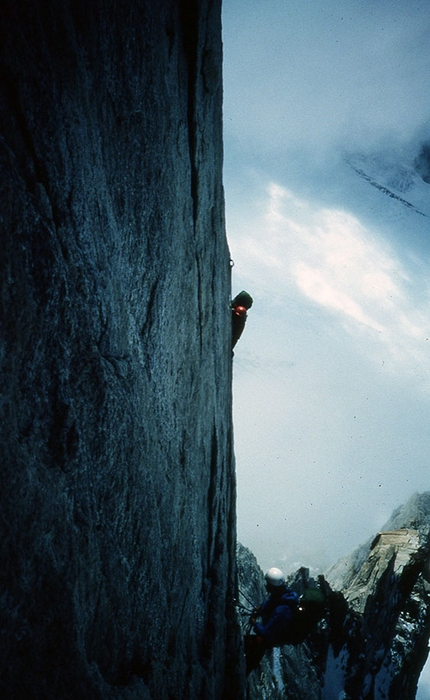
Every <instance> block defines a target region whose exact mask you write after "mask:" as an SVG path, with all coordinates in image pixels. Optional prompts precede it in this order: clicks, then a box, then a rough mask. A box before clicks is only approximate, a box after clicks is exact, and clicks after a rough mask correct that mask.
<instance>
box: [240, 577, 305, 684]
mask: <svg viewBox="0 0 430 700" xmlns="http://www.w3.org/2000/svg"><path fill="white" fill-rule="evenodd" d="M264 578H265V579H266V590H267V592H268V594H269V595H268V597H267V598H266V599H265V600H264V602H263V603H262V604H261V605H260V606H258V607H257V608H255V610H254V611H253V612H252V615H251V617H250V623H251V625H252V627H253V629H254V632H255V635H247V638H246V640H245V652H246V664H247V672H248V673H249V672H250V671H252V669H254V668H256V667H257V666H258V664H259V663H260V661H261V659H262V658H263V656H264V653H265V651H266V649H272V648H273V647H278V646H282V645H283V644H288V643H289V635H290V633H291V634H292V633H293V626H294V618H295V613H296V611H297V607H298V603H299V597H298V595H297V593H295V592H294V591H293V590H291V588H289V587H288V586H287V584H286V582H285V577H284V574H283V573H282V571H281V570H280V569H277V568H276V567H272V568H271V569H269V570H268V571H267V573H266V575H265V577H264ZM259 617H260V618H261V622H257V618H259Z"/></svg>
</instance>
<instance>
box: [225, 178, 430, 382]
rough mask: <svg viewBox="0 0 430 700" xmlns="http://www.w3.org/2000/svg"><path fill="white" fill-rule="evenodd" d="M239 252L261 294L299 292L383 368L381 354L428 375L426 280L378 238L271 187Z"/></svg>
mask: <svg viewBox="0 0 430 700" xmlns="http://www.w3.org/2000/svg"><path fill="white" fill-rule="evenodd" d="M234 245H236V246H237V245H238V246H239V247H240V259H241V270H242V273H244V274H245V275H247V276H248V277H249V278H252V279H253V282H256V283H257V284H259V285H260V292H261V293H263V294H266V295H267V296H268V297H269V296H271V297H274V296H276V297H277V298H278V299H279V298H286V297H288V296H290V295H291V293H292V291H293V292H294V293H295V294H296V295H298V296H299V298H301V299H302V301H304V302H306V303H308V304H314V305H317V306H318V307H320V309H321V311H322V312H323V313H327V314H330V315H331V316H332V318H334V319H335V320H336V321H337V322H338V324H339V326H341V327H343V329H344V330H346V331H348V332H349V333H353V334H356V335H359V336H360V338H361V340H362V341H363V340H364V341H366V342H364V344H363V348H364V349H365V350H366V351H368V352H371V353H373V355H374V356H375V358H376V357H377V358H378V361H379V360H380V357H381V352H383V354H384V356H387V353H388V355H389V357H390V358H391V359H392V360H393V361H395V363H396V365H399V364H400V365H403V366H404V367H405V368H406V367H407V366H408V365H409V366H410V365H411V363H412V365H413V366H414V367H416V366H417V365H422V367H423V368H426V369H427V370H430V361H429V358H428V355H429V351H430V345H429V342H430V341H428V338H429V334H430V311H429V310H428V308H427V304H426V302H425V301H424V299H423V296H422V287H423V280H422V279H415V278H414V277H413V276H412V274H410V272H409V271H408V270H407V269H406V268H405V265H404V263H402V262H401V260H400V259H398V257H396V254H395V253H394V251H393V250H392V249H391V248H390V246H389V245H388V243H385V242H384V239H383V238H382V237H381V235H380V232H378V231H375V232H373V231H371V230H369V228H367V227H366V226H365V225H363V224H362V223H361V222H360V221H359V220H358V219H357V218H356V217H354V216H352V215H351V214H350V213H348V212H346V211H342V210H338V209H329V208H324V209H320V208H318V207H315V206H314V205H313V204H312V202H310V201H306V200H305V199H303V198H299V197H297V196H296V195H295V194H294V193H293V192H291V191H290V190H288V189H286V188H284V187H281V186H280V185H278V184H276V183H272V184H270V185H269V187H268V189H267V201H266V207H265V212H264V215H263V216H262V218H261V220H260V222H257V224H256V225H255V226H254V228H253V231H252V233H249V232H247V234H246V236H245V237H242V238H241V240H240V242H239V241H237V240H236V241H235V243H234ZM425 284H426V285H427V283H426V282H425ZM416 287H419V289H420V295H421V301H420V302H419V303H420V306H419V307H417V298H418V294H416V293H415V288H416ZM363 336H364V337H363ZM366 343H368V344H366ZM396 369H398V367H396Z"/></svg>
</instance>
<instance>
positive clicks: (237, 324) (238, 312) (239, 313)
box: [230, 291, 253, 349]
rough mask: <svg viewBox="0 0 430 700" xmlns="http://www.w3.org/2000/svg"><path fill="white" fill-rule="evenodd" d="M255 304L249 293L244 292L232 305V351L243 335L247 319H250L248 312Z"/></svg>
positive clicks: (238, 295) (236, 297) (235, 298)
mask: <svg viewBox="0 0 430 700" xmlns="http://www.w3.org/2000/svg"><path fill="white" fill-rule="evenodd" d="M252 304H253V299H252V297H251V295H250V294H248V292H245V291H242V292H240V293H239V294H237V296H235V297H234V299H233V301H232V302H231V304H230V308H231V320H232V329H231V347H232V349H233V348H234V346H235V345H236V343H237V341H238V340H239V338H240V336H241V335H242V332H243V329H244V328H245V323H246V319H247V318H248V314H247V311H248V309H250V308H251V306H252Z"/></svg>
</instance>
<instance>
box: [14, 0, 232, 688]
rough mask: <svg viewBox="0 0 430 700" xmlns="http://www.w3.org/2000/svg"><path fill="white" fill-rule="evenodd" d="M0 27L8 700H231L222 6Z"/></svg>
mask: <svg viewBox="0 0 430 700" xmlns="http://www.w3.org/2000/svg"><path fill="white" fill-rule="evenodd" d="M0 22H1V24H0V27H1V39H2V41H1V45H0V46H1V49H0V51H1V58H0V61H1V62H0V168H1V172H0V188H1V212H0V227H1V229H0V236H1V251H0V266H1V270H0V280H1V298H0V320H1V331H0V333H1V335H0V358H1V369H0V371H1V375H0V378H1V384H2V387H1V391H2V403H1V416H0V421H1V426H2V440H1V492H0V499H1V507H0V519H1V520H0V522H1V562H0V565H1V581H2V582H1V597H0V613H1V625H0V628H1V647H0V648H1V655H0V667H1V668H0V679H1V680H0V694H1V697H2V698H5V699H7V698H14V700H15V699H16V698H18V697H19V698H21V697H22V698H24V697H25V698H28V699H29V700H30V699H33V698H34V699H36V698H37V699H40V700H49V699H50V698H55V700H61V698H66V697H67V698H79V699H81V698H91V699H92V700H95V699H96V698H123V699H126V698H130V699H131V698H139V699H141V698H149V697H152V698H157V700H163V698H168V697H169V698H172V697H177V698H187V697H189V698H220V697H222V696H225V697H235V698H236V697H238V696H239V697H240V689H239V685H240V682H239V681H238V675H239V673H240V668H239V667H238V665H237V659H236V658H235V657H236V654H237V648H236V647H237V633H236V627H235V616H234V610H233V607H232V602H231V600H232V596H233V589H234V580H235V561H234V559H235V479H234V469H233V456H232V438H231V357H230V355H231V350H230V344H231V340H230V310H229V301H230V269H229V252H228V249H227V244H226V237H225V230H224V203H223V190H222V180H221V168H222V135H221V99H222V85H221V28H220V3H219V2H218V0H216V1H215V2H209V0H199V1H197V0H196V1H192V0H189V1H187V0H183V1H179V0H159V2H157V3H154V2H150V1H149V0H147V1H146V0H140V1H138V0H124V1H123V2H114V1H113V0H94V1H92V2H84V1H83V0H26V1H25V2H24V0H5V1H4V2H3V3H2V6H1V10H0Z"/></svg>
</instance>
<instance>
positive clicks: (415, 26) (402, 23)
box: [224, 0, 430, 152]
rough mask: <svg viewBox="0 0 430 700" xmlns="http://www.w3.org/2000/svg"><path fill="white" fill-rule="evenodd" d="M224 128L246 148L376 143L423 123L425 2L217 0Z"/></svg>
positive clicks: (427, 68)
mask: <svg viewBox="0 0 430 700" xmlns="http://www.w3.org/2000/svg"><path fill="white" fill-rule="evenodd" d="M224 5H225V7H224V14H225V18H226V21H225V22H224V45H225V64H226V66H227V68H226V71H225V110H226V112H227V113H228V114H229V119H228V120H227V121H226V125H225V126H226V131H227V133H232V134H234V135H235V136H236V137H237V138H238V139H239V140H245V139H252V141H253V144H254V148H255V147H256V148H260V149H269V150H270V149H272V150H276V151H277V152H279V150H280V149H282V150H286V151H291V150H294V149H295V148H305V149H309V150H310V151H312V152H315V151H320V150H324V149H326V148H329V149H330V148H332V147H333V146H336V147H342V148H345V147H347V148H349V149H350V150H355V149H363V148H372V149H373V148H375V147H376V146H377V145H378V144H379V143H380V142H381V141H383V140H389V141H390V142H391V143H392V142H393V141H394V140H398V141H400V142H405V141H408V140H409V139H411V138H413V137H414V136H415V134H416V132H417V130H419V129H421V128H422V126H423V124H424V123H428V119H429V113H428V75H429V72H430V52H429V43H428V36H429V30H430V14H429V13H428V7H427V5H426V3H424V2H422V1H421V2H419V1H415V2H405V1H404V0H403V1H400V2H392V1H390V2H386V1H385V2H384V1H382V2H378V3H370V4H369V3H368V2H357V1H356V0H353V1H352V0H350V1H345V0H344V2H341V3H339V2H337V1H335V0H329V1H328V2H325V3H324V4H323V5H321V3H319V2H308V3H295V4H293V5H292V4H291V3H285V2H280V1H275V0H273V1H272V2H270V3H265V4H264V6H263V5H261V6H260V8H259V7H258V4H256V3H251V7H250V4H249V3H239V2H238V1H235V0H231V2H229V3H225V4H224Z"/></svg>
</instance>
